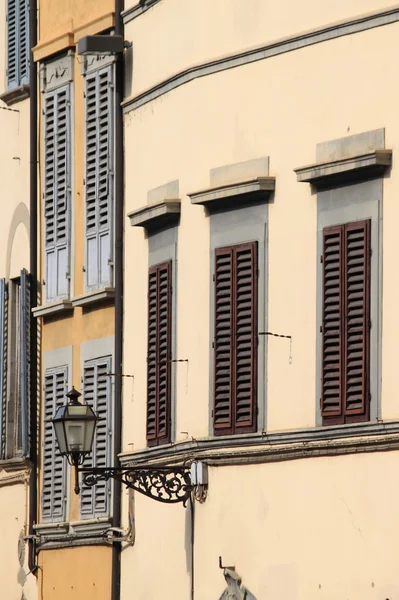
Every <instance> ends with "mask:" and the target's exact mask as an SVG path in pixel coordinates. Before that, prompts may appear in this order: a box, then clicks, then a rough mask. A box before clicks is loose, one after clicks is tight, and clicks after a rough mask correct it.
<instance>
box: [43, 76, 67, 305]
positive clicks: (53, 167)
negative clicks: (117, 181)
mask: <svg viewBox="0 0 399 600" xmlns="http://www.w3.org/2000/svg"><path fill="white" fill-rule="evenodd" d="M44 136H45V137H44V216H45V251H46V296H47V301H54V300H56V299H60V298H67V297H68V296H69V277H70V212H71V200H70V192H71V160H70V141H71V129H70V86H69V85H67V86H64V87H62V88H60V89H58V90H55V91H54V92H48V93H47V94H45V98H44Z"/></svg>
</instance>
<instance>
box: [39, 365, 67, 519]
mask: <svg viewBox="0 0 399 600" xmlns="http://www.w3.org/2000/svg"><path fill="white" fill-rule="evenodd" d="M67 384H68V367H66V366H64V367H57V368H54V369H47V370H46V373H45V376H44V423H43V460H42V469H43V475H42V477H43V479H42V519H43V522H60V521H64V520H65V515H66V501H67V481H66V473H67V464H66V459H65V457H63V456H60V455H59V454H58V447H57V444H56V440H55V432H54V427H53V423H52V418H53V416H54V414H55V412H56V410H57V409H58V408H59V407H60V406H62V405H63V404H64V403H65V394H66V393H67Z"/></svg>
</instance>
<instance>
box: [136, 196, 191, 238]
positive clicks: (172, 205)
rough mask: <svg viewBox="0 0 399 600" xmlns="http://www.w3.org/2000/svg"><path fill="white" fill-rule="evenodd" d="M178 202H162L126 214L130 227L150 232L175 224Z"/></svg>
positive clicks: (178, 207)
mask: <svg viewBox="0 0 399 600" xmlns="http://www.w3.org/2000/svg"><path fill="white" fill-rule="evenodd" d="M180 206H181V203H180V200H178V199H176V200H163V201H162V202H157V203H156V204H151V205H149V206H143V207H142V208H139V209H137V210H134V211H132V212H130V213H129V214H128V217H129V219H130V225H131V226H132V227H144V228H145V229H147V230H149V231H152V230H154V229H159V228H160V227H165V226H166V225H173V224H175V223H176V222H177V221H178V219H179V217H180Z"/></svg>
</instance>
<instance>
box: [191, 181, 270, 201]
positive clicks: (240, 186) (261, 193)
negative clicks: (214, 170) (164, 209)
mask: <svg viewBox="0 0 399 600" xmlns="http://www.w3.org/2000/svg"><path fill="white" fill-rule="evenodd" d="M275 185H276V179H275V178H274V177H255V178H254V179H250V180H247V181H239V182H235V183H229V184H226V185H221V186H218V187H213V188H208V189H206V190H201V191H199V192H192V193H191V194H187V195H188V196H189V198H190V199H191V203H192V204H203V205H204V206H208V207H218V206H223V205H224V204H226V203H229V205H231V203H234V204H236V203H237V204H238V203H239V202H242V201H243V200H245V201H248V202H250V201H253V200H257V199H258V198H260V197H267V196H268V195H269V194H270V193H271V192H273V191H274V189H275Z"/></svg>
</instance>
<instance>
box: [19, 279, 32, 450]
mask: <svg viewBox="0 0 399 600" xmlns="http://www.w3.org/2000/svg"><path fill="white" fill-rule="evenodd" d="M20 281H21V289H20V303H19V311H20V314H19V324H20V326H19V357H20V369H19V378H20V380H19V386H18V387H19V403H20V411H19V412H20V416H21V422H20V432H19V436H18V437H19V439H20V444H19V449H20V451H21V452H22V454H23V455H24V456H27V455H28V453H29V415H30V411H29V396H30V281H29V275H28V272H27V271H26V269H23V270H22V271H21V280H20Z"/></svg>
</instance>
